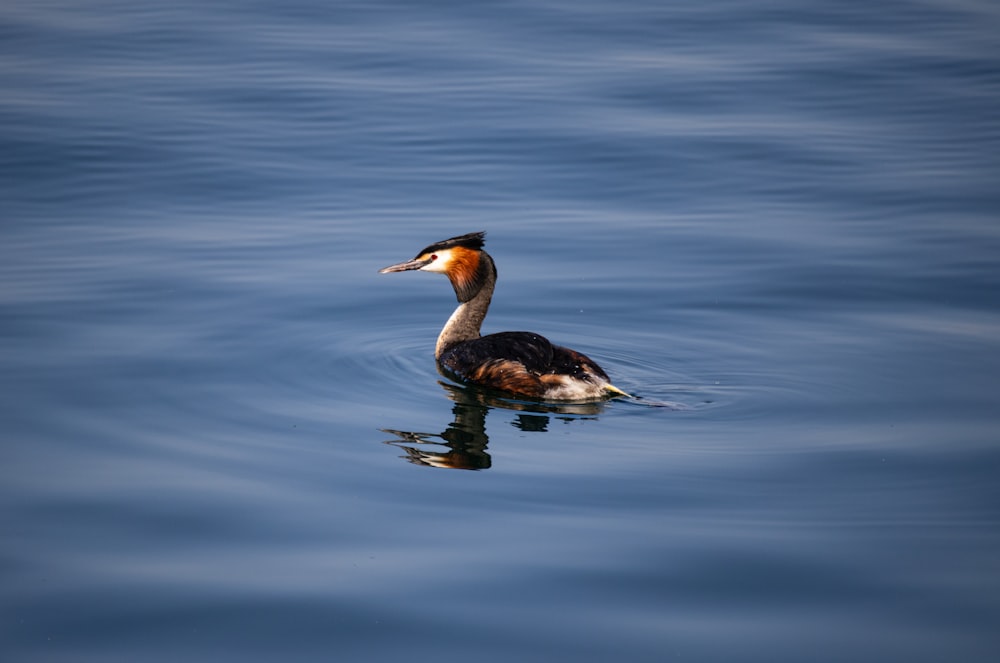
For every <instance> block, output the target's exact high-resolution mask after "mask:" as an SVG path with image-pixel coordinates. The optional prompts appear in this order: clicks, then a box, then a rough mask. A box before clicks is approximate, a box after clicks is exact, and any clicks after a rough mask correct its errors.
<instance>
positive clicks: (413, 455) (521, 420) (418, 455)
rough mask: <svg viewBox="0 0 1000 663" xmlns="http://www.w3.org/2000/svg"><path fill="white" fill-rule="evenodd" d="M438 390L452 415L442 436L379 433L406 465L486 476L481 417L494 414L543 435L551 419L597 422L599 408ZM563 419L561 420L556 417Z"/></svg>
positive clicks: (466, 389)
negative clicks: (509, 413) (509, 414)
mask: <svg viewBox="0 0 1000 663" xmlns="http://www.w3.org/2000/svg"><path fill="white" fill-rule="evenodd" d="M438 384H440V385H441V387H442V388H443V389H444V390H445V394H446V395H447V396H448V398H450V399H451V400H452V401H454V406H452V408H451V411H452V414H453V415H454V421H452V422H451V423H450V424H448V427H447V428H445V430H444V431H443V432H441V433H419V432H415V431H401V430H392V429H388V428H383V429H381V430H382V432H383V433H390V434H392V435H395V436H396V438H397V439H393V440H386V444H390V445H393V446H395V447H398V448H399V449H402V450H403V451H404V452H405V454H406V455H405V456H403V458H405V459H406V460H408V461H410V462H411V463H414V464H416V465H424V466H427V467H443V468H448V469H454V470H485V469H488V468H489V467H490V466H491V464H492V459H491V458H490V455H489V453H487V451H486V447H487V445H488V444H489V437H488V436H487V435H486V415H487V413H488V412H489V411H490V410H491V409H494V408H500V409H504V410H516V411H518V414H517V416H516V418H515V419H514V421H512V422H511V425H512V426H514V427H515V428H518V429H519V430H522V431H525V432H536V433H544V432H546V431H547V430H548V426H549V421H550V415H556V417H557V418H561V419H571V418H572V419H576V418H580V417H585V418H596V417H597V415H598V414H600V413H601V412H602V411H603V409H604V403H602V402H597V403H535V402H527V401H514V400H510V399H508V398H504V397H502V396H499V395H495V394H494V393H492V392H488V391H485V390H483V389H481V388H478V387H474V386H459V385H454V384H449V383H447V382H439V383H438ZM560 415H562V416H560Z"/></svg>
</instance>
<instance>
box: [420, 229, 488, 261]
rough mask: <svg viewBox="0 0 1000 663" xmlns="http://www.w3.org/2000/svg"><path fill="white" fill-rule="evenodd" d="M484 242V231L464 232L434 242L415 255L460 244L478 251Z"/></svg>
mask: <svg viewBox="0 0 1000 663" xmlns="http://www.w3.org/2000/svg"><path fill="white" fill-rule="evenodd" d="M485 243H486V231H482V232H477V233H466V234H465V235H459V236H458V237H452V238H451V239H446V240H443V241H440V242H435V243H434V244H431V245H430V246H428V247H427V248H426V249H424V250H423V251H421V252H420V253H418V254H417V256H418V257H419V256H422V255H424V254H426V253H434V252H435V251H443V250H445V249H453V248H455V247H456V246H461V247H463V248H466V249H476V250H477V251H478V250H479V249H481V248H483V245H484V244H485Z"/></svg>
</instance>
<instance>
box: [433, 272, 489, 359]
mask: <svg viewBox="0 0 1000 663" xmlns="http://www.w3.org/2000/svg"><path fill="white" fill-rule="evenodd" d="M480 256H481V257H480V259H481V260H486V261H487V263H488V264H486V265H484V269H483V270H482V272H481V273H482V274H483V275H484V276H483V284H482V287H481V288H480V289H479V292H477V293H476V294H475V295H473V297H472V299H469V300H468V301H465V302H462V303H461V304H459V305H458V308H456V309H455V312H454V313H452V314H451V317H450V318H448V322H446V323H444V329H442V330H441V334H440V335H438V340H437V345H436V346H435V347H434V358H435V359H440V358H441V354H442V353H443V352H444V351H445V350H447V349H448V348H450V347H451V346H453V345H454V344H456V343H461V342H462V341H471V340H473V339H476V338H479V330H480V328H481V327H482V326H483V320H484V319H485V318H486V312H487V311H488V310H489V308H490V300H491V299H493V288H494V286H495V285H496V280H497V277H496V268H495V267H494V266H493V260H492V259H491V258H490V256H489V254H487V253H485V252H483V253H481V254H480ZM456 293H458V288H456Z"/></svg>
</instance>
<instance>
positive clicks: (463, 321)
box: [379, 232, 629, 401]
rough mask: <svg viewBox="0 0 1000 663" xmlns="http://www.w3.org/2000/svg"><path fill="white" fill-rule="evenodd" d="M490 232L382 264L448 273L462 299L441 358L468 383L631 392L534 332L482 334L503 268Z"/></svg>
mask: <svg viewBox="0 0 1000 663" xmlns="http://www.w3.org/2000/svg"><path fill="white" fill-rule="evenodd" d="M485 236H486V233H485V232H478V233H469V234H467V235H460V236H458V237H452V238H451V239H446V240H444V241H443V242H437V243H436V244H431V245H430V246H428V247H427V248H426V249H424V250H423V251H421V252H420V253H418V254H417V257H416V258H414V259H413V260H410V261H407V262H401V263H399V264H398V265H391V266H389V267H386V268H385V269H380V270H379V274H386V273H388V272H405V271H409V270H412V269H419V270H422V271H425V272H440V273H442V274H444V275H445V276H447V277H448V279H449V280H450V281H451V285H452V287H453V288H454V289H455V296H456V297H457V298H458V301H459V305H458V308H456V309H455V312H454V313H452V314H451V317H450V318H448V322H446V323H445V325H444V329H442V330H441V334H440V335H439V336H438V339H437V345H436V346H435V348H434V358H435V359H436V360H437V362H438V365H439V366H441V367H442V368H444V369H445V371H446V372H449V373H451V374H453V375H454V376H456V377H458V378H459V379H460V380H461V381H463V382H468V383H472V384H477V385H480V386H483V387H489V388H492V389H500V390H503V391H507V392H510V393H512V394H516V395H518V396H526V397H528V398H534V399H541V400H554V401H587V400H590V401H592V400H600V399H605V398H613V397H615V396H628V395H629V394H627V393H626V392H624V391H622V390H621V389H618V388H617V387H615V386H614V385H612V384H611V381H610V379H609V378H608V374H607V373H605V372H604V371H603V370H602V369H601V367H600V366H598V365H597V364H596V363H595V362H594V361H593V360H592V359H590V358H589V357H587V356H586V355H583V354H580V353H579V352H576V351H575V350H570V349H568V348H564V347H561V346H558V345H555V344H553V343H550V342H549V340H548V339H546V338H545V337H544V336H539V335H538V334H533V333H532V332H500V333H498V334H489V335H487V336H480V334H479V329H480V327H481V326H482V324H483V319H484V318H485V317H486V312H487V311H488V310H489V308H490V300H491V299H492V298H493V287H494V286H495V285H496V281H497V268H496V266H495V265H494V264H493V258H491V257H490V254H488V253H486V251H483V244H484V243H485V239H484V238H485Z"/></svg>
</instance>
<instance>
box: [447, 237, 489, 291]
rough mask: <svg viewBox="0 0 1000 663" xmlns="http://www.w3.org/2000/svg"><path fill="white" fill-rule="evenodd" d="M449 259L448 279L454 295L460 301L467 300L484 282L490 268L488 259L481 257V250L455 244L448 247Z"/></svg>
mask: <svg viewBox="0 0 1000 663" xmlns="http://www.w3.org/2000/svg"><path fill="white" fill-rule="evenodd" d="M450 252H451V260H450V261H449V262H448V271H447V275H448V279H449V280H450V281H451V286H452V287H453V288H454V289H455V296H456V297H457V298H458V301H460V302H463V303H464V302H467V301H469V300H470V299H472V298H473V297H475V296H476V293H477V292H479V291H480V290H481V289H482V287H483V284H484V283H485V282H486V278H487V273H488V270H489V269H490V267H489V262H490V261H489V260H488V259H484V258H483V254H482V252H481V251H477V250H476V249H467V248H465V247H464V246H456V247H454V248H452V249H450Z"/></svg>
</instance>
